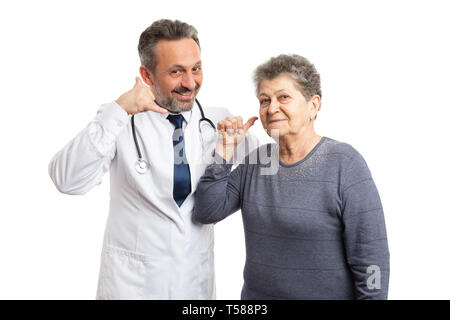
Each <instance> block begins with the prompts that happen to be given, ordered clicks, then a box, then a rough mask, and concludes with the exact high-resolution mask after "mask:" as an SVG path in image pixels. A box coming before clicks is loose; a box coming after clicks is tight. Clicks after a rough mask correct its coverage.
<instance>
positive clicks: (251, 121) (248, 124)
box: [244, 117, 258, 131]
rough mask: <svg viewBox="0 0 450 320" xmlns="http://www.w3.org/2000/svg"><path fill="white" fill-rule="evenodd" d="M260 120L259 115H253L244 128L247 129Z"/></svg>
mask: <svg viewBox="0 0 450 320" xmlns="http://www.w3.org/2000/svg"><path fill="white" fill-rule="evenodd" d="M256 120H258V117H251V118H250V119H248V120H247V122H246V123H245V124H244V129H245V131H247V130H248V129H249V128H250V127H251V126H252V125H253V124H254V123H255V121H256Z"/></svg>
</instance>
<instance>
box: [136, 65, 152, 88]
mask: <svg viewBox="0 0 450 320" xmlns="http://www.w3.org/2000/svg"><path fill="white" fill-rule="evenodd" d="M139 73H140V74H141V78H142V80H144V82H145V83H146V84H147V85H148V86H152V85H153V84H154V80H153V74H152V72H151V71H150V70H149V69H148V68H147V67H146V66H143V65H142V66H140V67H139Z"/></svg>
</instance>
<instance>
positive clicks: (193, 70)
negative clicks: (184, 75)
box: [192, 66, 202, 73]
mask: <svg viewBox="0 0 450 320" xmlns="http://www.w3.org/2000/svg"><path fill="white" fill-rule="evenodd" d="M201 70H202V67H200V66H197V67H193V68H192V72H195V73H198V72H200V71H201Z"/></svg>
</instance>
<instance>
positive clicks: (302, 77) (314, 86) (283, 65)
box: [253, 54, 322, 109]
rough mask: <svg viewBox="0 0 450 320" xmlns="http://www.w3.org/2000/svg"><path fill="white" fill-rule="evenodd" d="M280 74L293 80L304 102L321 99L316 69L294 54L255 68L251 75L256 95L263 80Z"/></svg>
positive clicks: (273, 58) (276, 58)
mask: <svg viewBox="0 0 450 320" xmlns="http://www.w3.org/2000/svg"><path fill="white" fill-rule="evenodd" d="M281 74H288V75H290V76H291V77H292V78H293V79H294V80H295V84H296V86H297V88H298V89H299V90H300V92H301V93H302V94H303V96H304V97H305V98H306V100H309V99H311V98H312V97H313V96H314V95H318V96H319V97H321V98H322V89H321V88H320V74H319V73H318V72H317V70H316V67H315V66H314V65H313V64H312V63H311V62H309V61H308V60H307V59H306V58H304V57H302V56H299V55H296V54H292V55H287V54H281V55H279V56H278V57H272V58H270V60H269V61H267V62H266V63H264V64H261V65H260V66H258V67H257V68H256V70H255V72H254V74H253V81H254V83H255V86H256V95H258V94H259V89H260V85H261V82H262V81H263V80H266V79H267V80H272V79H275V78H276V77H278V76H279V75H281ZM319 109H320V107H319Z"/></svg>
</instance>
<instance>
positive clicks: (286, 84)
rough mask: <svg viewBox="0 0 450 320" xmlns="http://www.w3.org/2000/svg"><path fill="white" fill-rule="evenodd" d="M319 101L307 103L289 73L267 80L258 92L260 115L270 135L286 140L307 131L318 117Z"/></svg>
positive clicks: (314, 99) (313, 100) (313, 99)
mask: <svg viewBox="0 0 450 320" xmlns="http://www.w3.org/2000/svg"><path fill="white" fill-rule="evenodd" d="M317 98H318V96H314V97H313V98H311V99H310V100H309V101H307V100H306V99H305V97H304V96H303V94H302V93H301V92H300V90H299V89H298V87H296V84H295V80H294V79H293V78H292V77H291V76H290V75H288V74H281V75H279V76H278V77H276V78H274V79H271V80H267V79H266V80H263V81H262V82H261V84H260V87H259V93H258V100H259V106H260V107H259V115H260V119H261V122H262V124H263V127H264V129H265V130H266V132H267V134H269V135H270V136H272V137H283V136H286V135H289V134H294V135H296V134H301V133H302V132H304V131H305V130H306V129H307V128H308V127H309V126H310V124H311V123H312V121H313V119H314V117H315V116H316V114H317V111H318V108H317V106H316V104H317ZM319 104H320V98H319Z"/></svg>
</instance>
